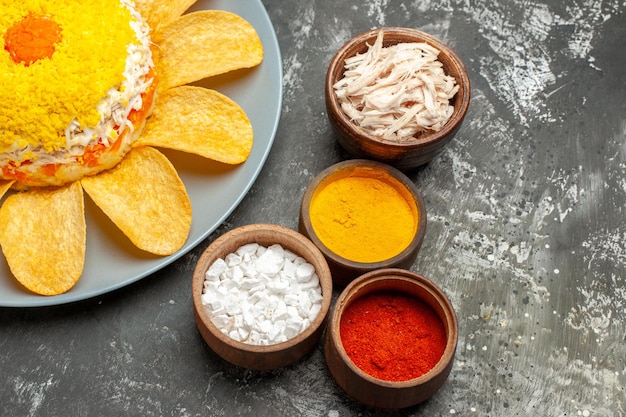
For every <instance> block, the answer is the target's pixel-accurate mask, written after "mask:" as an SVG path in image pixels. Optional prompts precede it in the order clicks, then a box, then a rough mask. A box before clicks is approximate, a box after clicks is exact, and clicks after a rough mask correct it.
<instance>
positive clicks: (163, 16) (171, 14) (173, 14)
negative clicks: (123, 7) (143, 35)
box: [135, 0, 196, 29]
mask: <svg viewBox="0 0 626 417" xmlns="http://www.w3.org/2000/svg"><path fill="white" fill-rule="evenodd" d="M195 2H196V0H135V7H136V8H137V11H138V12H139V13H140V14H141V16H143V18H144V19H146V20H147V21H148V24H149V25H150V27H151V28H153V29H155V28H159V27H162V26H166V25H167V24H169V23H171V22H173V21H174V20H176V18H178V17H179V16H180V15H182V14H183V13H184V12H185V11H186V10H187V9H189V8H190V7H191V5H193V4H194V3H195Z"/></svg>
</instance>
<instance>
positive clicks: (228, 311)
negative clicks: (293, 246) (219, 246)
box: [202, 244, 322, 345]
mask: <svg viewBox="0 0 626 417" xmlns="http://www.w3.org/2000/svg"><path fill="white" fill-rule="evenodd" d="M202 303H203V305H204V306H205V307H206V309H207V311H208V313H209V316H210V317H211V320H212V321H213V324H215V325H216V326H217V327H218V328H219V329H220V330H221V331H222V332H223V333H224V334H226V335H228V336H229V337H231V338H232V339H234V340H238V341H241V342H244V343H248V344H253V345H270V344H275V343H281V342H284V341H287V340H289V339H291V338H293V337H295V336H297V335H298V334H299V333H301V332H302V331H303V330H305V329H306V328H307V327H308V326H310V324H311V322H312V321H313V320H314V319H315V317H316V316H317V315H318V314H319V312H320V310H321V307H322V289H321V285H320V281H319V277H318V276H317V274H316V272H315V268H314V267H313V265H311V264H309V263H308V262H307V261H306V260H305V259H304V258H302V257H300V256H298V255H296V254H294V253H293V252H291V251H289V250H285V249H284V248H283V247H282V246H281V245H277V244H276V245H271V246H269V247H267V248H266V247H264V246H261V245H258V244H248V245H244V246H241V247H240V248H238V249H237V250H236V251H235V252H234V253H231V254H228V255H226V256H225V257H224V258H223V259H218V260H216V261H215V262H214V263H213V264H212V265H211V266H210V267H209V269H208V271H207V272H206V277H205V282H204V285H203V294H202Z"/></svg>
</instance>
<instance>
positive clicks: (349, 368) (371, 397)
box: [324, 269, 458, 409]
mask: <svg viewBox="0 0 626 417" xmlns="http://www.w3.org/2000/svg"><path fill="white" fill-rule="evenodd" d="M378 291H397V292H400V293H404V294H407V295H411V296H413V297H416V298H418V299H420V300H423V301H425V302H426V303H427V304H429V305H430V306H431V307H432V309H433V310H434V311H435V312H436V313H437V314H438V315H439V317H440V318H441V321H442V323H443V325H444V328H445V330H446V335H447V344H446V347H445V350H444V352H443V355H442V357H441V359H440V360H439V362H438V363H437V364H436V365H435V366H434V367H433V368H431V369H430V370H429V371H428V372H427V373H425V374H423V375H421V376H419V377H417V378H414V379H410V380H406V381H400V382H394V381H386V380H382V379H378V378H375V377H372V376H370V375H369V374H367V373H365V372H364V371H362V370H361V369H360V368H358V367H357V366H356V365H355V364H354V362H353V361H352V360H351V359H350V357H349V356H348V354H347V353H346V351H345V349H344V347H343V345H342V341H341V336H340V333H339V324H340V321H341V317H342V315H343V313H344V311H345V310H346V308H347V307H348V306H349V305H350V303H352V302H353V301H355V300H356V299H358V298H360V297H362V296H364V295H366V294H370V293H374V292H378ZM457 339H458V324H457V319H456V314H455V312H454V309H453V307H452V305H451V303H450V301H449V300H448V298H447V297H446V296H445V294H444V293H443V292H442V291H441V289H439V287H437V286H436V285H435V284H434V283H433V282H432V281H430V280H428V279H427V278H425V277H423V276H421V275H419V274H415V273H413V272H410V271H406V270H402V269H381V270H377V271H372V272H370V273H367V274H365V275H363V276H361V277H359V278H358V279H356V280H354V281H353V282H352V283H351V284H350V285H348V286H347V287H346V288H345V289H344V290H343V292H342V293H341V294H340V295H339V297H338V298H337V300H336V301H335V306H334V307H333V310H332V313H331V316H330V320H329V323H328V328H327V330H326V336H325V343H324V356H325V358H326V363H327V365H328V368H329V370H330V372H331V374H332V375H333V377H334V378H335V380H336V381H337V383H338V384H339V386H341V388H342V389H343V390H344V391H345V392H346V393H347V394H348V395H349V396H350V397H352V398H353V399H355V400H357V401H359V402H360V403H362V404H365V405H368V406H370V407H376V408H386V409H398V408H405V407H410V406H413V405H416V404H419V403H420V402H422V401H425V400H426V399H428V398H430V397H431V396H432V395H433V394H434V393H435V392H437V391H438V390H439V389H440V388H441V386H442V385H443V384H444V382H445V381H446V379H447V378H448V375H449V374H450V370H451V369H452V365H453V361H454V354H455V350H456V345H457Z"/></svg>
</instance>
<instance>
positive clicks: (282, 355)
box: [192, 224, 333, 370]
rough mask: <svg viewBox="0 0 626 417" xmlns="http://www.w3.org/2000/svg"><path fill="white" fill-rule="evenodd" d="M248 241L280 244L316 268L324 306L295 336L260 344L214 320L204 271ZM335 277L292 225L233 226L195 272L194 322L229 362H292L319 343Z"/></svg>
mask: <svg viewBox="0 0 626 417" xmlns="http://www.w3.org/2000/svg"><path fill="white" fill-rule="evenodd" d="M248 243H258V244H259V245H262V246H266V247H268V246H271V245H273V244H280V245H281V246H282V247H283V248H284V249H286V250H289V251H291V252H293V253H295V254H296V255H299V256H302V257H303V258H304V259H306V261H307V262H308V263H310V264H311V265H313V266H314V267H315V271H316V273H317V275H318V277H319V281H320V286H321V289H322V297H323V300H322V307H321V310H320V312H319V313H318V315H317V317H316V318H315V319H314V320H313V321H312V322H311V325H310V326H309V327H308V328H306V329H305V330H304V331H303V332H302V333H300V334H298V335H297V336H295V337H294V338H292V339H289V340H287V341H285V342H282V343H277V344H274V345H267V346H258V345H252V344H247V343H244V342H239V341H236V340H234V339H232V338H231V337H229V336H227V335H225V334H224V333H222V332H221V331H220V329H218V327H217V326H215V325H214V324H213V322H212V321H211V319H210V317H209V315H208V313H207V309H206V308H205V306H203V304H202V300H201V296H202V290H203V284H204V280H205V273H206V271H207V270H208V268H209V267H210V266H211V265H212V264H213V263H214V262H215V261H216V260H217V259H219V258H224V257H225V256H226V255H228V254H230V253H233V252H235V251H236V250H237V249H238V248H239V247H241V246H243V245H246V244H248ZM332 291H333V289H332V279H331V276H330V270H329V268H328V264H327V263H326V260H325V259H324V256H323V255H322V253H321V252H320V251H319V249H318V248H317V247H316V246H315V245H314V244H313V243H312V242H311V241H309V240H308V239H307V238H306V237H304V236H303V235H301V234H300V233H298V232H296V231H294V230H291V229H289V228H286V227H283V226H278V225H272V224H253V225H246V226H242V227H239V228H236V229H233V230H231V231H229V232H227V233H225V234H223V235H222V236H220V237H218V238H217V239H216V240H215V241H213V242H212V243H211V244H210V245H209V246H208V247H207V249H206V250H205V251H204V252H203V254H202V255H201V256H200V259H199V260H198V263H197V265H196V268H195V270H194V273H193V281H192V295H193V306H194V316H195V321H196V324H197V326H198V330H199V331H200V334H201V335H202V337H203V338H204V340H205V341H206V343H207V344H208V345H209V347H210V348H211V349H212V350H213V351H214V352H215V353H217V354H218V355H219V356H220V357H222V358H223V359H225V360H226V361H228V362H230V363H232V364H234V365H237V366H240V367H243V368H248V369H253V370H271V369H277V368H280V367H283V366H287V365H289V364H292V363H294V362H296V361H298V360H300V359H301V358H303V357H304V356H305V355H307V354H308V353H309V352H310V351H311V350H312V349H313V348H314V347H315V345H316V344H317V343H318V342H319V339H320V337H321V335H322V333H323V330H324V328H325V326H326V322H327V318H328V312H329V310H330V304H331V299H332Z"/></svg>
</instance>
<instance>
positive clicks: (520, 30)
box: [0, 0, 626, 417]
mask: <svg viewBox="0 0 626 417" xmlns="http://www.w3.org/2000/svg"><path fill="white" fill-rule="evenodd" d="M263 3H264V5H265V6H266V8H267V10H268V13H269V15H270V17H271V19H272V22H273V24H274V27H275V29H276V32H277V36H278V40H279V43H280V47H281V51H282V56H283V64H284V87H285V92H284V102H283V116H282V121H281V124H280V127H279V130H278V135H277V137H276V141H275V145H274V147H273V149H272V152H271V154H270V156H269V158H268V161H267V164H266V165H265V167H264V169H263V171H262V172H261V175H260V176H259V178H258V180H257V181H256V183H255V185H254V186H253V187H252V189H251V191H250V192H249V194H248V195H247V197H246V198H245V199H244V200H243V202H242V203H241V205H240V206H239V207H238V208H237V209H236V210H235V212H234V213H233V214H232V215H231V216H230V217H229V218H228V219H227V221H226V222H225V223H224V224H223V225H222V226H221V227H220V228H219V229H218V230H217V231H216V232H215V233H214V234H213V235H211V236H210V237H209V238H208V239H206V240H205V241H204V242H203V243H202V244H200V245H199V246H198V247H197V248H196V249H195V250H193V251H191V252H190V253H189V254H187V255H186V256H184V257H183V258H182V259H180V260H179V261H177V262H176V263H174V264H172V265H170V266H168V267H166V268H165V269H164V270H163V271H161V272H159V273H156V274H154V275H153V276H151V277H149V278H146V279H144V280H142V281H140V282H138V283H136V284H134V285H131V286H130V287H127V288H124V289H122V290H119V291H116V292H114V293H112V294H109V295H106V296H102V297H98V298H97V299H93V300H88V301H85V302H80V303H76V304H72V305H67V306H60V307H50V308H32V309H8V308H5V309H0V374H1V376H2V378H3V382H2V383H0V414H1V415H16V416H18V415H19V416H22V415H23V416H104V415H110V416H113V415H115V416H126V415H128V416H161V415H167V416H169V415H173V416H202V415H206V416H209V415H211V416H213V415H214V416H235V415H250V416H257V417H261V416H328V417H337V416H400V415H411V416H449V415H462V416H472V415H476V416H621V415H625V414H626V405H625V404H626V393H625V391H624V385H626V373H625V370H624V365H625V363H626V340H625V328H626V319H625V317H626V301H625V300H626V290H625V287H624V275H625V273H626V222H625V220H626V213H625V209H626V140H625V139H626V99H625V96H626V52H625V46H624V45H625V44H626V5H625V3H624V2H623V0H604V1H602V0H582V1H559V0H536V1H517V0H496V1H485V2H481V1H461V0H459V1H454V0H451V1H445V0H444V1H428V0H424V1H418V0H415V1H401V0H374V1H369V2H365V1H351V2H347V1H344V2H339V1H331V0H289V1H279V0H263ZM379 26H410V27H415V28H419V29H422V30H425V31H427V32H430V33H432V34H433V35H435V36H438V37H440V38H442V39H443V40H445V41H446V42H447V43H449V44H450V45H451V46H452V47H453V48H455V49H456V51H457V52H458V53H459V55H460V56H461V57H462V58H463V60H464V61H465V64H466V66H467V67H468V70H469V72H470V78H471V81H472V102H471V105H470V109H469V112H468V114H467V118H466V122H465V124H464V125H463V127H462V129H461V130H460V132H459V134H458V136H457V137H456V138H455V140H454V141H453V142H452V143H451V145H450V146H449V147H448V148H447V149H446V151H445V152H444V153H443V154H442V155H441V156H440V157H439V158H437V159H436V160H434V161H432V162H431V163H430V164H429V165H427V166H426V167H423V168H421V169H418V170H415V171H413V172H410V173H409V176H410V177H411V178H412V179H413V180H414V181H415V183H416V185H417V186H418V187H419V188H420V190H421V191H422V194H423V196H424V198H425V200H426V204H427V208H428V231H427V234H426V238H425V240H424V245H423V247H422V250H421V252H420V254H419V257H418V260H417V261H416V263H415V264H414V265H413V267H412V270H414V271H416V272H419V273H421V274H423V275H425V276H427V277H429V278H431V279H432V280H434V281H435V282H437V283H438V284H439V285H440V286H441V287H442V288H443V289H444V291H445V292H446V294H448V296H449V297H450V299H451V301H452V303H453V305H454V306H455V308H456V310H457V314H458V319H459V325H460V335H459V346H458V349H457V354H456V362H455V365H454V367H453V369H452V373H451V375H450V378H449V380H448V381H447V383H446V384H445V385H444V387H443V388H442V390H441V391H439V392H438V393H437V394H436V395H435V396H434V397H433V398H431V399H430V400H429V401H427V402H426V403H423V404H422V405H419V406H416V407H413V408H410V409H407V410H402V411H397V412H383V411H374V410H371V409H368V408H365V407H362V406H359V405H358V404H356V403H354V402H353V401H351V400H350V399H348V398H346V396H345V395H344V394H343V393H342V391H341V390H340V389H339V388H338V386H337V385H336V384H335V382H334V380H333V379H332V377H331V376H330V374H329V373H328V371H327V369H326V366H325V362H324V359H323V354H322V350H321V347H320V348H318V349H316V350H315V351H314V352H313V353H312V354H311V355H310V356H308V357H307V358H306V359H304V360H303V361H301V362H299V363H297V364H295V365H293V366H290V367H287V368H284V369H280V370H277V371H273V372H261V373H259V372H250V371H245V370H242V369H238V368H235V367H233V366H230V365H229V364H227V363H225V362H223V361H222V360H221V359H220V358H218V357H217V356H216V355H215V354H214V353H213V352H212V351H210V349H208V347H207V346H206V345H205V344H204V342H203V341H202V339H201V338H200V335H199V334H198V332H197V330H196V327H195V324H194V321H193V314H192V302H191V296H190V283H191V274H192V271H193V268H194V264H195V262H196V261H197V259H198V257H199V255H200V253H201V252H202V250H203V249H204V248H205V247H206V246H207V245H208V244H209V243H210V242H211V241H212V240H213V239H214V238H215V237H216V236H218V235H220V234H221V233H224V232H225V231H227V230H230V229H231V228H233V227H236V226H240V225H244V224H249V223H263V222H267V223H277V224H281V225H285V226H288V227H291V228H296V227H297V218H298V205H299V201H300V198H301V196H302V193H303V191H304V189H305V187H306V186H307V184H308V183H309V182H310V181H311V179H312V178H313V177H314V176H315V175H316V174H317V173H319V172H320V171H321V170H323V169H324V168H326V167H327V166H329V165H331V164H333V163H335V162H338V161H341V160H344V159H346V158H348V156H347V155H346V154H345V153H344V152H343V151H342V150H341V149H340V148H339V147H338V145H337V144H336V142H335V140H334V138H333V135H332V133H331V131H330V129H329V127H328V124H327V120H326V115H325V109H324V101H323V80H324V75H325V70H326V66H327V64H328V62H329V61H330V58H331V56H332V55H333V53H334V52H335V51H336V50H337V49H338V48H339V47H340V46H341V45H342V44H343V43H344V42H345V41H346V40H347V39H348V38H350V37H351V36H353V35H355V34H357V33H360V32H363V31H365V30H367V29H370V28H373V27H379Z"/></svg>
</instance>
